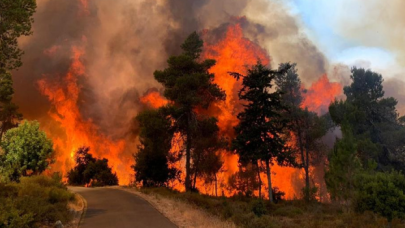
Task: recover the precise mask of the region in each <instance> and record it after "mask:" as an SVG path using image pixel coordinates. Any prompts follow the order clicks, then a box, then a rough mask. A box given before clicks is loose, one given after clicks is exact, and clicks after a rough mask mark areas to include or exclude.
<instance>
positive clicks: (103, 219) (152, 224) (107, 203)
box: [69, 187, 176, 228]
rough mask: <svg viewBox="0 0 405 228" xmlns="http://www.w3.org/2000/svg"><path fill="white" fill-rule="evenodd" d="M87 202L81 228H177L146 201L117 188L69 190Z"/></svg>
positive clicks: (78, 188) (79, 188)
mask: <svg viewBox="0 0 405 228" xmlns="http://www.w3.org/2000/svg"><path fill="white" fill-rule="evenodd" d="M69 189H70V190H71V191H73V192H76V193H79V194H80V195H81V196H83V198H85V199H86V201H87V210H86V212H85V216H84V219H83V220H82V222H81V225H80V228H111V227H113V228H114V227H117V228H176V226H175V225H174V224H173V223H172V222H170V220H169V219H167V218H166V217H165V216H163V215H162V214H161V213H160V212H159V211H157V210H156V209H155V208H154V207H153V206H152V205H151V204H149V203H148V202H147V201H145V200H144V199H142V198H140V197H138V196H137V195H135V194H132V193H130V192H127V191H123V190H120V189H116V188H83V187H69Z"/></svg>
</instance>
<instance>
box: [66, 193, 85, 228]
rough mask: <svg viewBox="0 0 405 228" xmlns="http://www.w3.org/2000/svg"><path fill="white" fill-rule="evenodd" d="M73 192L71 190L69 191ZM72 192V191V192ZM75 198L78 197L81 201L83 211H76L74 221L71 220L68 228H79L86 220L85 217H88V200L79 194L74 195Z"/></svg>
mask: <svg viewBox="0 0 405 228" xmlns="http://www.w3.org/2000/svg"><path fill="white" fill-rule="evenodd" d="M69 191H71V190H69ZM71 192H72V191H71ZM74 194H75V196H76V197H77V199H78V200H80V201H81V205H82V207H81V209H79V210H75V212H74V213H75V214H74V216H73V219H72V220H71V222H70V223H69V224H68V226H67V227H72V228H79V227H80V224H82V222H83V220H84V216H85V215H86V211H87V201H86V199H85V198H84V197H83V196H82V195H80V194H79V193H74Z"/></svg>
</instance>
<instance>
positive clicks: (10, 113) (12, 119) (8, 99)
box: [0, 69, 22, 139]
mask: <svg viewBox="0 0 405 228" xmlns="http://www.w3.org/2000/svg"><path fill="white" fill-rule="evenodd" d="M13 95H14V89H13V79H12V78H11V74H10V73H8V72H6V71H4V70H2V69H0V121H1V125H0V139H1V138H2V137H3V134H4V133H5V132H6V131H7V130H8V129H11V128H13V127H16V126H17V123H18V121H20V120H21V119H22V115H21V114H20V113H19V112H18V106H17V105H15V104H14V103H13V102H12V99H13Z"/></svg>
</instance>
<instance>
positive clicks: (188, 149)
mask: <svg viewBox="0 0 405 228" xmlns="http://www.w3.org/2000/svg"><path fill="white" fill-rule="evenodd" d="M190 125H191V116H190V114H187V131H186V138H187V142H186V182H185V187H186V192H188V191H190V190H191V179H190V160H191V126H190Z"/></svg>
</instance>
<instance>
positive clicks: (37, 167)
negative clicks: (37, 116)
mask: <svg viewBox="0 0 405 228" xmlns="http://www.w3.org/2000/svg"><path fill="white" fill-rule="evenodd" d="M1 148H2V150H3V151H2V152H3V153H0V181H3V182H8V181H18V180H19V178H20V177H21V176H31V175H38V174H41V173H42V172H43V171H45V170H46V169H47V168H48V166H49V164H51V163H52V162H53V160H52V156H53V152H54V151H53V144H52V141H51V140H50V139H48V137H47V136H46V134H45V132H43V131H41V130H40V129H39V123H38V122H37V121H33V122H29V121H24V122H22V123H21V124H20V125H19V126H18V127H16V128H12V129H10V130H8V131H7V132H6V134H5V135H4V136H3V138H2V139H1Z"/></svg>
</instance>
